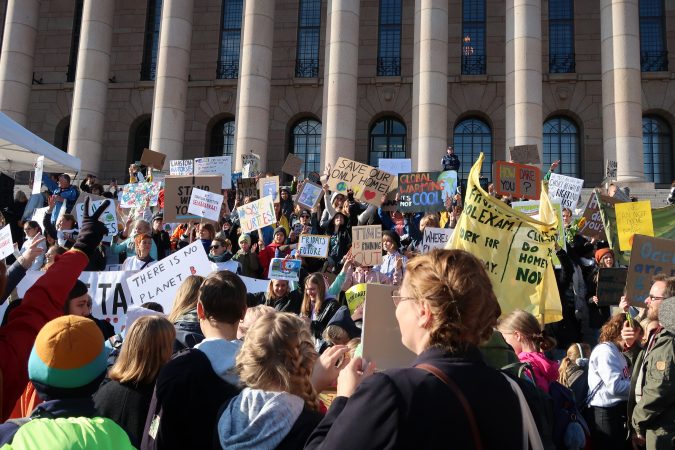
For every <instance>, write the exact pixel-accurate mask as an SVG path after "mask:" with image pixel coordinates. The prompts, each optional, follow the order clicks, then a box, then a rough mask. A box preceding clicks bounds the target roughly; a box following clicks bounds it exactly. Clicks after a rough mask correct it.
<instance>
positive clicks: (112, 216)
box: [74, 194, 118, 236]
mask: <svg viewBox="0 0 675 450" xmlns="http://www.w3.org/2000/svg"><path fill="white" fill-rule="evenodd" d="M87 196H88V197H90V199H89V215H92V214H94V212H96V210H97V209H98V207H99V206H101V204H103V202H104V201H105V200H107V199H106V198H103V197H98V196H96V195H85V194H82V195H81V196H80V198H82V197H87ZM95 197H98V200H94V198H95ZM80 198H78V202H77V203H76V204H75V207H74V210H75V211H74V213H75V217H76V219H77V223H79V224H80V226H81V224H82V221H83V220H84V199H83V198H82V201H80ZM98 221H99V222H101V223H103V224H104V225H105V226H106V228H107V229H108V234H107V235H108V236H116V235H117V231H118V230H117V208H116V207H115V200H110V204H109V205H108V207H107V208H106V209H105V211H103V214H101V215H100V216H99V218H98Z"/></svg>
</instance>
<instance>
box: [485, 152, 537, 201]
mask: <svg viewBox="0 0 675 450" xmlns="http://www.w3.org/2000/svg"><path fill="white" fill-rule="evenodd" d="M495 189H496V190H497V194H499V195H512V196H513V197H514V198H523V197H524V198H529V199H530V200H538V199H539V194H540V190H541V173H540V172H539V169H538V168H536V167H534V166H527V165H525V164H517V163H508V162H505V161H497V164H495Z"/></svg>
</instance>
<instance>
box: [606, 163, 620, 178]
mask: <svg viewBox="0 0 675 450" xmlns="http://www.w3.org/2000/svg"><path fill="white" fill-rule="evenodd" d="M617 167H618V166H617V164H616V161H612V160H611V159H608V160H607V162H606V163H605V177H606V178H610V179H613V180H614V179H616V170H617Z"/></svg>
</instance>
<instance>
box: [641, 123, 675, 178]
mask: <svg viewBox="0 0 675 450" xmlns="http://www.w3.org/2000/svg"><path fill="white" fill-rule="evenodd" d="M642 151H643V153H644V170H645V179H646V180H648V181H652V182H654V183H655V184H670V182H671V181H672V179H673V142H672V133H671V131H670V126H668V124H667V123H666V122H665V121H664V120H663V119H661V118H660V117H656V116H645V117H643V118H642Z"/></svg>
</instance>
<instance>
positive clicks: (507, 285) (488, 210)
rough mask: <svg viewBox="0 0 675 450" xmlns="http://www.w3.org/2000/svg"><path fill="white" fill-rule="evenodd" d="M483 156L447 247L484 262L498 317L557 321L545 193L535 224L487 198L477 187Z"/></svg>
mask: <svg viewBox="0 0 675 450" xmlns="http://www.w3.org/2000/svg"><path fill="white" fill-rule="evenodd" d="M482 165H483V154H482V153H481V155H480V157H479V158H478V161H476V163H475V164H474V165H473V167H472V168H471V172H470V173H469V179H468V183H467V188H466V198H465V201H464V211H463V212H462V215H461V216H460V218H459V222H458V223H457V227H456V228H455V232H454V233H453V234H452V239H451V240H450V242H449V243H448V245H447V247H446V248H454V249H462V250H466V251H467V252H469V253H472V254H473V255H474V256H476V257H477V258H479V259H480V260H481V261H483V262H484V263H485V269H486V270H487V272H488V275H489V276H490V280H491V281H492V288H493V289H494V292H495V295H496V296H497V299H498V300H499V304H500V306H501V308H502V314H503V315H506V314H508V313H510V312H511V311H513V310H515V309H524V310H525V311H528V312H530V313H532V314H533V315H534V316H535V317H537V319H539V321H540V322H543V323H550V322H557V321H559V320H562V309H561V306H560V296H559V294H558V287H557V285H556V281H555V274H554V272H553V265H552V263H551V258H552V257H553V256H554V255H555V248H554V243H555V240H556V234H557V228H558V220H557V219H556V216H555V213H554V212H553V208H552V206H551V202H550V200H549V198H548V195H547V193H546V192H545V190H544V189H542V190H541V197H540V200H539V202H540V204H539V217H540V219H541V222H540V221H539V220H536V219H534V218H532V217H529V216H527V215H526V214H523V213H522V212H519V211H516V210H514V209H511V208H510V207H509V206H507V205H506V204H505V203H504V202H502V201H500V200H497V199H496V198H494V197H491V196H490V195H489V194H488V193H487V192H485V191H484V190H483V189H482V188H481V187H480V183H479V175H480V170H481V167H482Z"/></svg>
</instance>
